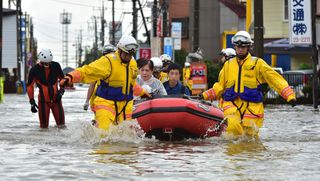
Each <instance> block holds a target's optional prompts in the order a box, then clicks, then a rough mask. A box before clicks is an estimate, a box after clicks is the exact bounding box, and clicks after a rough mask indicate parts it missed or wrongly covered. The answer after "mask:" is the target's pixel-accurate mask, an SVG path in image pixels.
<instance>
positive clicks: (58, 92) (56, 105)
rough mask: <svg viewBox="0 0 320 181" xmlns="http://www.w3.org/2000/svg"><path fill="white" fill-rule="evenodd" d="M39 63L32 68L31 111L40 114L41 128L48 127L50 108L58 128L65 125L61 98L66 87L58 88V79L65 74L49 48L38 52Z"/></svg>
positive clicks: (29, 91) (29, 83)
mask: <svg viewBox="0 0 320 181" xmlns="http://www.w3.org/2000/svg"><path fill="white" fill-rule="evenodd" d="M38 59H39V61H40V62H39V63H37V64H36V65H35V66H34V67H32V68H31V69H30V72H29V76H28V83H27V92H28V97H29V100H30V101H29V102H30V104H31V112H32V113H36V112H38V114H39V120H40V128H48V126H49V114H50V109H51V111H52V113H53V116H54V119H55V121H56V124H57V126H58V128H63V127H65V117H64V110H63V107H62V102H61V98H62V95H63V94H64V89H63V88H61V87H60V89H59V88H58V80H59V79H60V80H61V79H63V77H64V74H63V72H62V69H61V67H60V65H59V63H57V62H54V61H52V59H53V56H52V53H51V51H50V50H49V49H42V50H41V51H40V52H39V54H38ZM34 84H36V85H37V87H38V88H39V94H38V105H39V106H38V105H37V104H36V101H35V100H34Z"/></svg>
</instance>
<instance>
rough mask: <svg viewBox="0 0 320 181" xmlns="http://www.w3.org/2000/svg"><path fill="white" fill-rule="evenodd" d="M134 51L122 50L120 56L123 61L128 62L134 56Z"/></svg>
mask: <svg viewBox="0 0 320 181" xmlns="http://www.w3.org/2000/svg"><path fill="white" fill-rule="evenodd" d="M132 55H133V53H126V52H124V51H120V58H121V60H122V62H124V63H128V62H129V61H130V60H131V58H132Z"/></svg>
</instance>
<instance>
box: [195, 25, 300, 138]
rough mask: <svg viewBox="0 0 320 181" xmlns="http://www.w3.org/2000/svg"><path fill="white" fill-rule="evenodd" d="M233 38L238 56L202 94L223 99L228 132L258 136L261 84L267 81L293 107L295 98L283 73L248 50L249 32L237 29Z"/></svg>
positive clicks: (261, 112)
mask: <svg viewBox="0 0 320 181" xmlns="http://www.w3.org/2000/svg"><path fill="white" fill-rule="evenodd" d="M231 41H232V44H233V45H234V46H235V49H236V54H237V55H236V57H234V58H232V59H230V60H229V61H226V62H225V64H224V66H223V68H222V70H221V72H220V74H219V80H218V82H216V83H215V84H214V85H213V87H212V88H211V89H209V90H207V91H205V92H204V93H201V94H199V97H200V98H203V99H205V100H208V99H211V100H213V99H219V98H220V97H222V98H223V99H224V102H223V105H222V107H223V113H224V116H225V117H226V118H227V120H228V127H227V129H226V132H227V134H229V135H233V136H236V137H239V136H241V135H247V136H252V137H257V136H258V133H259V128H260V127H261V126H262V125H263V118H264V108H263V103H262V98H263V94H262V90H261V84H263V83H267V84H268V85H269V86H270V87H271V88H273V89H274V90H276V91H277V92H278V93H279V95H281V96H282V97H283V98H284V99H285V100H286V101H287V102H289V103H290V104H291V105H292V106H295V102H296V97H295V94H294V92H293V90H292V88H291V87H290V86H289V85H288V83H287V81H286V80H285V79H284V78H283V77H282V76H281V75H279V74H278V73H277V72H276V71H274V70H273V69H272V68H271V67H270V66H269V65H268V64H267V63H266V62H265V61H264V60H262V59H261V58H257V57H253V56H251V54H250V53H249V50H250V48H251V46H252V44H253V41H252V40H251V37H250V35H249V33H248V32H246V31H239V32H237V33H236V34H235V35H234V36H233V37H232V39H231Z"/></svg>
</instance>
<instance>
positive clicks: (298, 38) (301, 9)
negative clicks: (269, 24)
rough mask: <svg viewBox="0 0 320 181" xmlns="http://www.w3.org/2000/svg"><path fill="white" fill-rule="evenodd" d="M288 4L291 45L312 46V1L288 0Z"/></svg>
mask: <svg viewBox="0 0 320 181" xmlns="http://www.w3.org/2000/svg"><path fill="white" fill-rule="evenodd" d="M288 2H289V34H290V37H289V41H290V44H295V45H301V44H305V45H311V44H312V37H311V36H312V32H311V31H312V28H311V0H288Z"/></svg>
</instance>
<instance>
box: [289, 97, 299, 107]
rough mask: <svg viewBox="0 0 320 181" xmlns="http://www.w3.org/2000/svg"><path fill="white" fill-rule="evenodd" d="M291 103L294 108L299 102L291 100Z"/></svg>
mask: <svg viewBox="0 0 320 181" xmlns="http://www.w3.org/2000/svg"><path fill="white" fill-rule="evenodd" d="M289 103H290V104H291V107H294V106H296V103H297V100H296V99H291V100H290V101H289Z"/></svg>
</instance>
